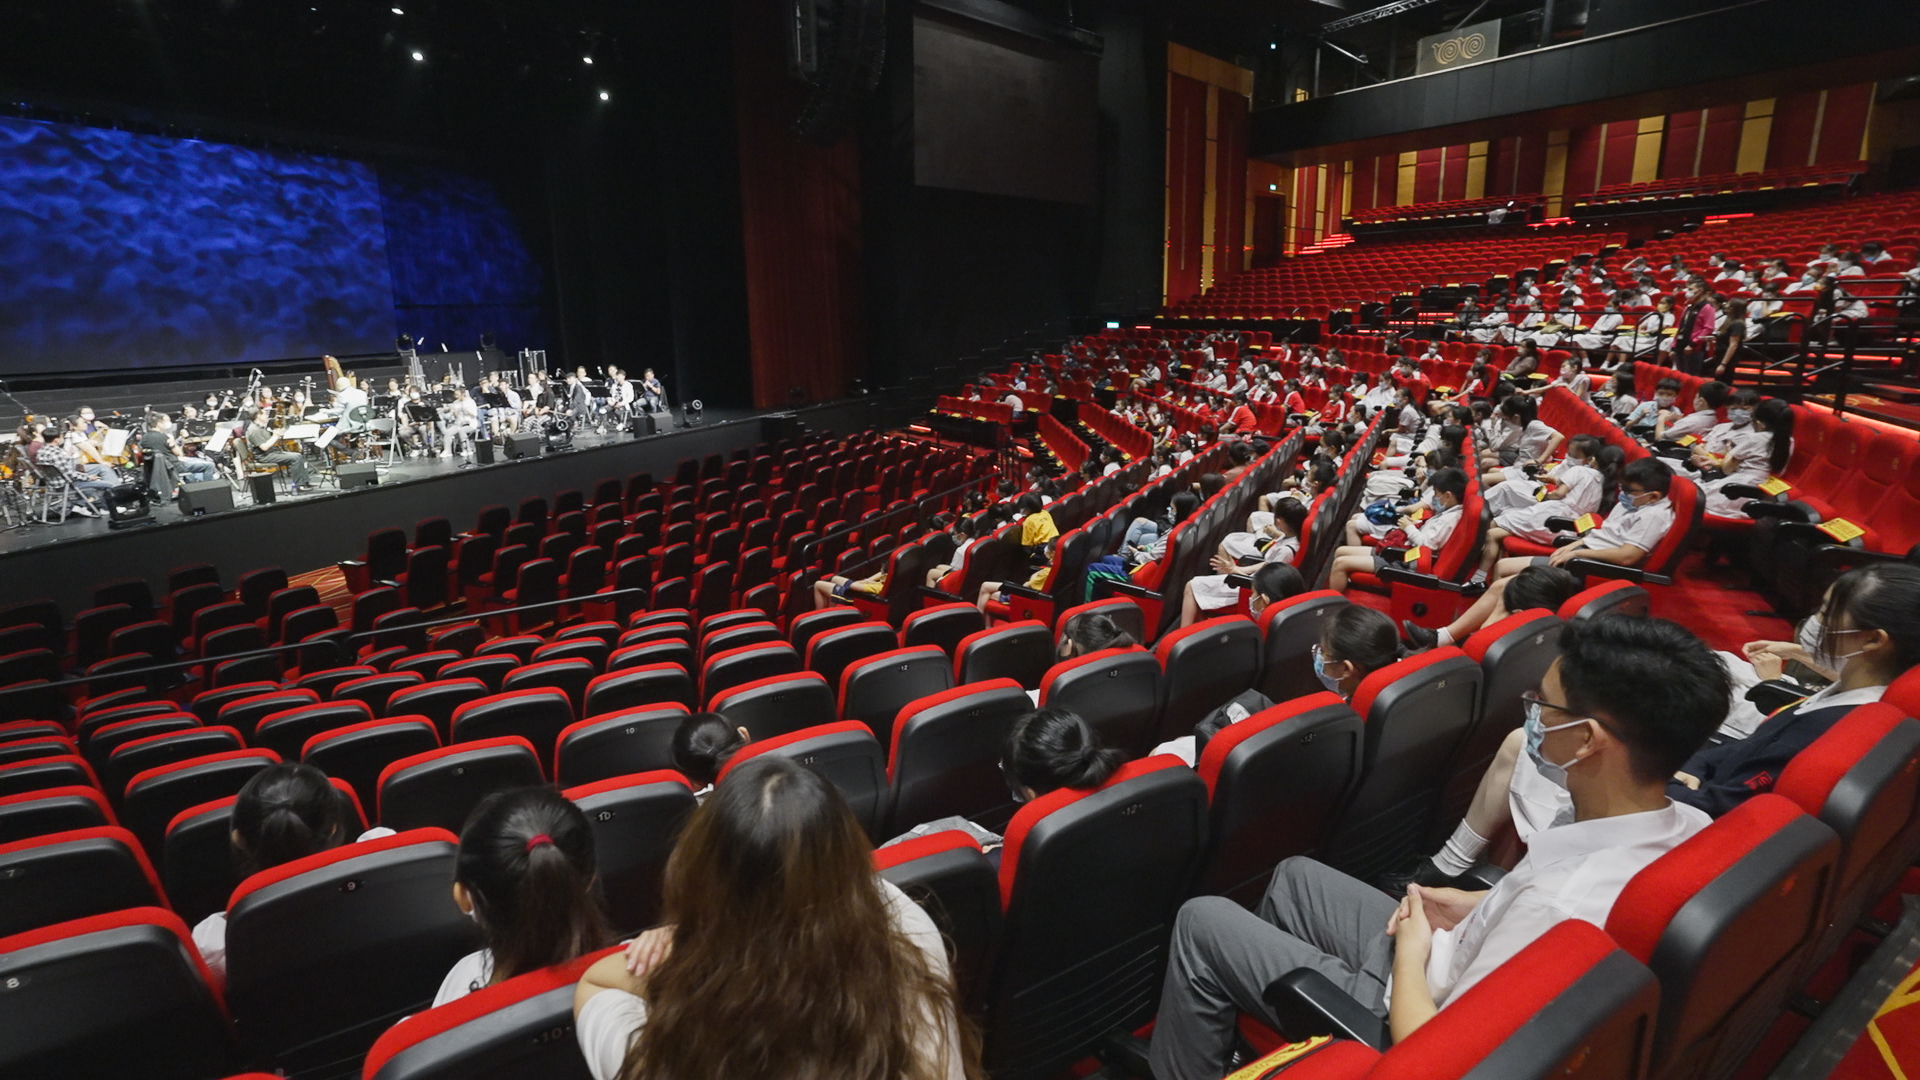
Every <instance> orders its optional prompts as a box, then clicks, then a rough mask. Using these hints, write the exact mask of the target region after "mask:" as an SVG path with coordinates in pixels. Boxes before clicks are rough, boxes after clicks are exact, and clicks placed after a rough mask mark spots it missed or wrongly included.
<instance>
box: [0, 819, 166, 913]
mask: <svg viewBox="0 0 1920 1080" xmlns="http://www.w3.org/2000/svg"><path fill="white" fill-rule="evenodd" d="M0 881H4V882H6V896H7V902H6V903H5V904H4V905H0V935H7V934H19V933H23V932H25V931H28V930H36V929H39V928H40V927H43V926H52V925H53V924H55V923H63V922H69V921H71V920H74V919H84V918H87V917H88V916H92V915H103V914H105V913H107V912H110V911H116V910H119V909H121V908H134V907H165V906H166V899H165V898H164V896H163V894H162V893H161V891H160V878H159V876H158V875H156V874H155V873H154V872H153V865H152V863H150V862H149V861H148V860H147V856H146V854H145V852H143V851H142V850H141V848H140V844H139V843H138V842H137V841H136V840H135V839H134V837H133V834H132V833H129V832H128V831H127V830H125V829H122V828H118V827H116V826H111V825H105V826H96V827H94V828H88V829H77V830H74V831H72V832H60V833H50V834H47V835H45V836H36V837H33V838H31V839H27V840H16V841H14V842H13V843H10V844H4V845H0Z"/></svg>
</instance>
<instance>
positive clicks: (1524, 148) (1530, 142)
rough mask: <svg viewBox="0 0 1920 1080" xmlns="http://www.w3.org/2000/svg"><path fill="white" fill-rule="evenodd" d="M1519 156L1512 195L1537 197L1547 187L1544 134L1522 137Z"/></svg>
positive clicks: (1545, 141)
mask: <svg viewBox="0 0 1920 1080" xmlns="http://www.w3.org/2000/svg"><path fill="white" fill-rule="evenodd" d="M1519 156H1520V160H1519V162H1518V163H1517V165H1516V167H1515V170H1514V172H1515V176H1516V179H1515V181H1514V185H1513V193H1514V194H1516V195H1537V194H1539V193H1540V192H1541V191H1543V190H1545V189H1546V186H1547V137H1546V136H1545V135H1544V134H1542V135H1526V136H1522V137H1521V139H1520V155H1519Z"/></svg>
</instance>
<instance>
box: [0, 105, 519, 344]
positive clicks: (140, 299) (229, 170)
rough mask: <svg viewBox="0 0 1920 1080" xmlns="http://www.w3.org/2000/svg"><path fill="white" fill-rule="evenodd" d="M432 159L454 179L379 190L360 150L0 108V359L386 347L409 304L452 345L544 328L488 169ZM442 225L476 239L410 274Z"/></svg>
mask: <svg viewBox="0 0 1920 1080" xmlns="http://www.w3.org/2000/svg"><path fill="white" fill-rule="evenodd" d="M415 173H417V170H415V171H413V172H410V173H409V174H408V175H414V174H415ZM433 175H435V176H437V177H440V178H442V179H444V181H445V183H446V184H448V185H451V189H452V190H453V191H454V194H453V195H452V196H448V197H436V196H435V195H434V194H433V193H432V192H431V191H430V190H426V191H422V190H419V189H420V188H421V185H419V184H415V185H413V188H414V190H412V191H411V193H410V197H409V198H408V199H406V200H403V201H402V203H401V204H400V205H398V206H393V207H390V206H389V205H388V202H387V199H386V197H385V196H386V195H387V194H388V192H385V191H383V187H386V186H387V185H385V184H383V178H382V177H381V176H380V175H379V173H378V172H377V171H376V169H375V168H374V167H373V166H371V165H368V164H364V163H361V162H354V161H346V160H341V159H337V158H327V157H319V156H314V155H307V154H297V153H290V152H280V151H267V150H255V149H249V148H246V147H239V146H232V145H228V144H224V143H214V142H202V141H198V140H190V139H175V138H167V137H163V136H155V135H139V134H132V133H128V132H121V131H111V130H107V129H104V128H91V127H79V126H73V125H67V124H53V123H44V122H39V121H31V120H19V119H12V118H5V117H0V282H4V284H0V372H5V373H29V372H31V373H47V372H57V371H63V370H64V371H80V370H105V369H115V368H125V367H154V366H166V365H183V364H219V363H232V364H251V363H258V362H261V361H267V360H276V359H283V358H291V357H310V356H318V355H319V354H321V353H337V354H342V355H345V354H352V353H369V352H382V351H387V350H390V349H391V348H392V347H393V339H394V336H395V333H396V332H397V330H406V331H407V332H411V333H422V331H423V329H424V328H423V327H421V326H419V325H418V323H419V321H420V318H419V316H421V315H422V314H424V312H423V311H422V309H423V308H424V309H428V310H431V311H432V312H433V313H434V317H433V318H432V319H430V320H428V321H430V322H431V323H432V324H433V326H432V332H433V333H438V334H440V335H444V337H443V338H442V339H444V340H448V341H449V343H450V344H451V345H452V347H453V348H455V349H462V348H466V349H471V348H472V347H473V342H474V341H475V340H477V338H478V337H479V333H480V331H481V330H482V329H492V330H496V331H498V332H499V333H500V337H501V344H502V345H503V346H507V347H509V348H513V347H518V346H519V345H522V344H529V345H534V346H536V347H540V346H544V344H545V342H544V340H539V339H541V338H544V332H543V330H542V328H541V319H540V316H539V310H540V308H539V305H540V291H541V286H540V275H539V271H538V268H537V267H535V266H534V264H533V263H532V260H531V258H530V257H529V256H528V255H527V253H526V249H525V246H524V244H523V243H522V242H521V240H520V237H519V236H518V234H517V233H516V232H515V231H514V229H513V225H512V220H511V218H510V217H509V216H508V215H507V214H506V212H505V210H504V209H503V208H502V207H501V206H500V204H499V202H498V200H497V199H496V198H495V197H494V195H493V192H492V189H491V188H490V187H487V186H486V185H484V184H480V183H478V182H477V181H473V180H471V179H469V178H466V177H458V176H453V175H452V174H433ZM429 186H430V185H429ZM421 204H426V205H430V206H439V207H441V208H442V210H443V212H441V213H439V214H437V215H428V216H426V217H424V218H423V216H422V215H421V214H420V213H419V211H418V207H419V206H420V205H421ZM390 214H393V215H394V216H396V217H397V218H398V219H399V220H396V221H389V220H388V218H389V215H390ZM390 245H398V246H400V248H401V249H402V250H401V251H400V252H399V253H398V254H401V255H402V257H400V258H395V259H390V258H389V248H390ZM441 245H448V246H452V247H454V248H455V249H457V250H471V249H472V247H473V246H475V245H478V246H480V247H481V248H482V249H484V250H486V251H488V252H489V253H490V254H489V255H488V257H487V258H485V259H476V258H462V259H457V260H454V261H452V262H451V263H448V264H445V265H441V266H435V267H433V269H434V270H435V271H436V273H435V274H434V275H433V278H434V287H433V288H432V289H431V290H422V289H421V288H420V283H419V281H418V280H417V278H418V276H419V275H417V274H415V275H411V276H410V275H409V273H408V272H406V270H405V267H407V266H408V265H410V264H411V263H413V262H417V261H418V259H419V257H420V256H419V251H420V249H422V248H435V247H438V246H441ZM502 249H505V250H504V252H503V253H502ZM502 268H508V269H510V270H511V272H502ZM396 276H399V277H401V278H404V279H405V285H406V288H405V289H404V290H402V289H396V287H395V279H396ZM423 292H428V293H430V295H422V293H423ZM396 299H398V300H399V307H400V308H401V311H402V313H403V314H402V317H401V318H399V319H398V320H396V310H395V309H396ZM463 308H464V309H466V310H463V311H462V310H458V309H463ZM476 309H477V310H476ZM489 309H491V310H489ZM503 309H504V310H503ZM462 316H464V317H462ZM483 320H484V322H483ZM495 321H499V322H501V323H502V325H498V326H496V325H494V322H495ZM403 323H404V324H408V325H400V324H403ZM423 336H424V335H423ZM436 347H437V346H436Z"/></svg>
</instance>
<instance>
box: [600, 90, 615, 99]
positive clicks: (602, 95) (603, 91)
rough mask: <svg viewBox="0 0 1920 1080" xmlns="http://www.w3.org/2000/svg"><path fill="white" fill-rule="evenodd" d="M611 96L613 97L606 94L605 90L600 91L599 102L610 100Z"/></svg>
mask: <svg viewBox="0 0 1920 1080" xmlns="http://www.w3.org/2000/svg"><path fill="white" fill-rule="evenodd" d="M612 96H613V95H611V94H609V93H607V92H606V91H605V90H602V91H600V100H601V101H606V100H608V99H609V98H611V97H612Z"/></svg>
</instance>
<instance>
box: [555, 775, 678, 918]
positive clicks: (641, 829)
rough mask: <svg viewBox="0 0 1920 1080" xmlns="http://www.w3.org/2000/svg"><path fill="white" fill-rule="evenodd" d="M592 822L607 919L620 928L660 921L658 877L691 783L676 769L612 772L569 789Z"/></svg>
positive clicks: (671, 842)
mask: <svg viewBox="0 0 1920 1080" xmlns="http://www.w3.org/2000/svg"><path fill="white" fill-rule="evenodd" d="M565 795H566V797H567V798H568V799H571V800H572V801H573V802H574V804H575V805H577V806H579V807H580V809H581V811H582V812H583V813H585V814H586V816H587V822H588V824H590V825H591V826H592V827H593V849H594V862H595V867H596V872H597V873H598V875H599V882H600V891H601V895H602V896H604V897H605V898H606V904H607V919H608V921H609V922H610V923H612V925H613V926H614V928H615V929H617V930H620V931H621V932H623V933H637V932H639V931H640V930H642V929H645V928H646V927H649V926H652V925H654V924H655V923H657V922H658V921H659V920H660V881H661V877H662V875H663V874H664V873H665V871H666V865H667V857H668V856H669V855H671V854H672V853H673V845H674V841H675V839H676V838H678V837H679V835H680V827H681V826H682V825H683V824H685V823H686V819H687V815H688V814H691V813H693V808H694V805H695V804H694V797H693V788H692V786H691V785H689V784H688V783H687V780H686V778H685V777H683V776H681V775H680V774H679V773H677V772H671V771H667V770H656V771H650V772H642V773H629V774H626V775H622V776H611V777H608V778H606V779H604V780H596V781H594V782H592V783H588V784H582V785H579V786H577V787H570V788H567V789H566V791H565Z"/></svg>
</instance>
